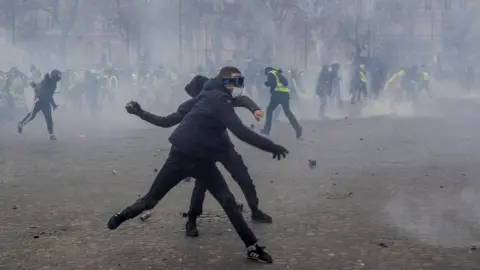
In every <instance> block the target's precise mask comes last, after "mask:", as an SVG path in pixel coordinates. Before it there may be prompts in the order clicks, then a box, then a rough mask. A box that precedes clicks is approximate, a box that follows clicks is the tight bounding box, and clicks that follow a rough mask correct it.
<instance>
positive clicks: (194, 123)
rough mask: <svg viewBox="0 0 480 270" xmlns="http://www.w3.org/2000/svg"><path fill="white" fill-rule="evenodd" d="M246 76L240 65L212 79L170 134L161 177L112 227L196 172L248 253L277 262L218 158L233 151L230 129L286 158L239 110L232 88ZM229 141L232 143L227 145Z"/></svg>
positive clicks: (117, 216)
mask: <svg viewBox="0 0 480 270" xmlns="http://www.w3.org/2000/svg"><path fill="white" fill-rule="evenodd" d="M243 81H244V77H242V76H241V72H240V71H239V70H238V69H237V68H235V67H224V68H222V69H221V70H220V72H219V74H218V75H217V76H216V77H215V78H214V79H211V80H209V81H208V82H207V83H206V84H205V85H204V89H203V90H202V92H201V93H200V94H199V95H198V96H196V97H195V100H196V103H195V105H194V106H193V108H192V109H191V110H190V112H189V113H187V115H186V116H185V117H184V118H183V120H182V121H181V123H180V124H179V125H178V126H177V128H176V129H175V130H174V131H173V133H172V134H171V135H170V137H169V141H170V143H171V144H172V148H171V149H170V153H169V156H168V158H167V160H166V161H165V164H164V165H163V167H162V169H161V170H160V172H159V173H158V175H157V177H156V178H155V180H154V182H153V184H152V186H151V188H150V190H149V192H148V193H147V194H146V195H145V196H144V197H142V198H140V199H138V200H137V201H136V202H135V203H133V204H132V205H131V206H128V207H127V208H125V209H124V210H122V211H121V212H119V213H117V214H115V215H113V216H112V217H111V218H110V219H109V221H108V223H107V227H108V228H109V229H111V230H114V229H116V228H117V227H118V226H120V225H121V224H122V223H123V222H125V221H126V220H128V219H132V218H134V217H136V216H138V215H139V214H141V213H142V212H143V211H145V210H149V209H152V208H153V207H154V206H155V205H156V204H157V203H158V202H159V201H160V200H161V199H162V198H163V197H164V196H165V195H166V194H167V193H168V192H169V191H170V190H171V189H172V188H173V187H174V186H176V185H177V184H178V183H179V182H180V181H182V180H183V179H184V178H186V177H188V176H191V177H194V178H195V179H196V180H197V181H199V182H200V183H201V184H202V185H203V186H205V187H206V188H207V190H208V191H210V193H211V194H212V195H213V197H215V199H216V200H217V201H218V202H219V203H220V205H221V206H222V208H223V209H224V210H225V212H226V214H227V216H228V218H229V219H230V222H231V223H232V224H233V226H234V228H235V229H236V231H237V233H238V235H239V236H240V238H241V239H242V241H243V242H244V244H245V246H246V247H247V257H248V258H249V259H252V260H256V261H260V262H265V263H272V258H271V256H270V255H269V254H268V253H267V252H266V251H265V250H264V247H261V246H260V245H259V244H258V240H257V238H256V237H255V235H254V233H253V232H252V231H251V229H250V228H249V226H248V225H247V223H246V222H245V219H244V218H243V216H242V214H241V212H240V210H239V208H238V207H237V203H236V201H235V197H234V196H233V194H232V192H231V191H230V189H229V188H228V186H227V183H226V182H225V179H224V178H223V176H222V174H221V173H220V171H219V170H218V168H217V167H216V165H215V161H216V160H218V157H219V156H221V155H225V154H226V153H228V151H230V149H231V145H230V144H231V141H226V140H225V131H226V129H227V128H228V129H229V130H230V131H231V132H232V133H233V134H234V135H235V136H237V137H238V138H239V139H240V140H242V141H244V142H247V143H249V144H251V145H252V146H255V147H257V148H259V149H262V150H264V151H266V152H270V153H272V154H273V157H274V158H278V159H281V158H282V157H285V156H286V155H287V154H288V151H287V150H286V149H285V148H284V147H283V146H280V145H277V144H275V143H273V142H272V141H270V140H268V139H267V138H264V137H262V136H261V135H258V134H257V133H255V132H253V131H252V130H250V129H249V128H247V127H245V126H244V125H243V123H242V121H241V120H240V118H239V117H238V116H237V114H236V113H235V110H234V107H233V104H232V103H233V96H232V91H233V90H234V88H236V87H243ZM226 143H227V144H226Z"/></svg>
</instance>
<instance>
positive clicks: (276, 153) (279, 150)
mask: <svg viewBox="0 0 480 270" xmlns="http://www.w3.org/2000/svg"><path fill="white" fill-rule="evenodd" d="M272 154H273V158H274V159H278V160H280V159H282V158H285V157H286V156H287V154H288V150H287V149H285V147H283V146H281V145H278V144H276V145H275V149H274V150H273V151H272Z"/></svg>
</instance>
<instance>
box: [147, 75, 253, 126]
mask: <svg viewBox="0 0 480 270" xmlns="http://www.w3.org/2000/svg"><path fill="white" fill-rule="evenodd" d="M208 80H209V79H208V78H207V77H205V76H201V75H196V76H195V77H194V78H193V79H192V80H191V81H190V82H189V83H188V84H187V85H186V86H185V92H187V94H188V95H190V96H191V97H192V98H191V99H189V100H187V101H185V102H183V103H182V104H180V106H178V108H177V111H176V112H174V113H171V114H169V115H167V116H158V115H155V114H152V113H149V112H147V111H143V112H142V113H140V115H139V116H140V118H141V119H143V120H144V121H147V122H149V123H150V124H153V125H156V126H159V127H163V128H168V127H173V126H175V125H178V124H179V123H180V122H181V121H182V119H183V118H184V117H185V115H187V114H188V112H190V110H191V109H192V108H193V106H194V105H195V103H196V102H197V101H196V97H197V96H198V95H199V94H200V92H201V91H202V90H203V88H204V85H205V83H206V82H207V81H208ZM206 91H209V89H207V90H206ZM232 104H233V106H235V107H244V108H246V109H248V110H249V111H251V112H252V113H253V112H255V111H257V110H260V108H259V107H258V105H257V104H256V103H255V102H254V101H253V100H252V99H251V98H249V97H246V96H240V97H236V98H234V99H233V101H232Z"/></svg>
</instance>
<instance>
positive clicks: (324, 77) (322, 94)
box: [316, 65, 332, 119]
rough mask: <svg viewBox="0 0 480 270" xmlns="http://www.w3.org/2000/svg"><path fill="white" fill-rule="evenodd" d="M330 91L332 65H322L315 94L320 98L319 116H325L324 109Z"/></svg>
mask: <svg viewBox="0 0 480 270" xmlns="http://www.w3.org/2000/svg"><path fill="white" fill-rule="evenodd" d="M331 92H332V67H331V66H329V65H324V66H323V67H322V71H321V72H320V75H319V76H318V80H317V86H316V94H317V96H318V98H319V99H320V111H319V116H320V118H322V119H324V118H327V117H326V115H325V110H326V108H327V102H328V97H329V96H330V93H331Z"/></svg>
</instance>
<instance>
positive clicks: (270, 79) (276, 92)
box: [260, 67, 302, 140]
mask: <svg viewBox="0 0 480 270" xmlns="http://www.w3.org/2000/svg"><path fill="white" fill-rule="evenodd" d="M265 75H266V76H267V81H266V82H265V86H267V87H270V94H272V95H271V97H270V103H269V104H268V107H267V116H266V119H265V126H264V127H263V129H262V130H261V131H260V132H261V133H263V134H265V135H269V134H270V129H271V128H272V114H273V111H274V110H275V109H276V108H277V107H278V105H281V106H282V108H283V112H284V113H285V116H286V117H287V118H288V121H290V124H291V125H292V127H293V129H295V133H296V137H297V139H299V140H300V139H302V127H301V126H300V124H299V123H298V121H297V118H295V115H293V113H292V111H291V110H290V93H289V92H290V90H289V89H288V80H287V78H285V76H284V75H283V74H282V72H281V70H276V69H274V68H272V67H267V68H265Z"/></svg>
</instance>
